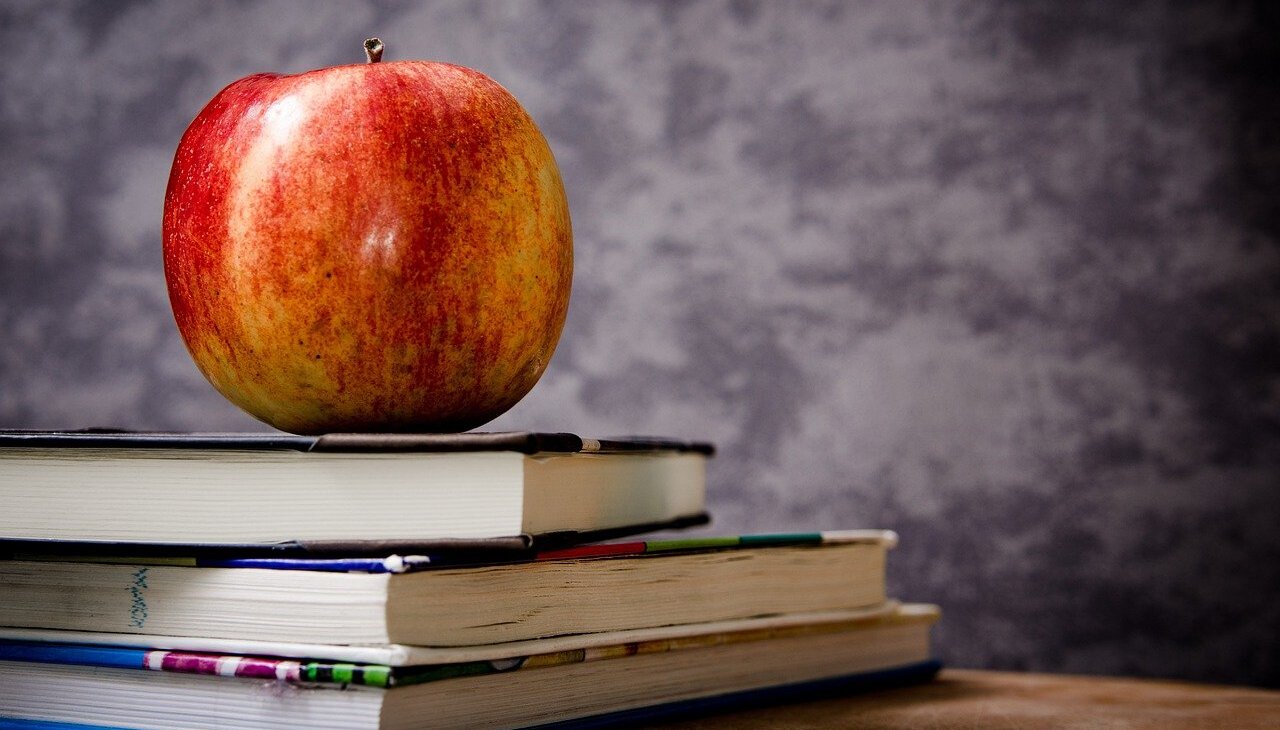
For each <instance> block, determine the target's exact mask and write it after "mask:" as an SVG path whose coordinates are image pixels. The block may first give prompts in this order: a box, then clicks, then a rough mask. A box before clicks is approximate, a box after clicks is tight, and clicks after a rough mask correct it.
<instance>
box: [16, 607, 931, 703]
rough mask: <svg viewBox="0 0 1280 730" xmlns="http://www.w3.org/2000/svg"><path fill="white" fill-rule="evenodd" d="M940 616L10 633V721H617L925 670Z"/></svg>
mask: <svg viewBox="0 0 1280 730" xmlns="http://www.w3.org/2000/svg"><path fill="white" fill-rule="evenodd" d="M937 617H938V610H937V608H936V607H933V606H928V605H905V606H895V607H893V608H892V609H891V610H889V611H884V612H879V613H874V612H871V613H867V614H865V615H862V616H860V617H848V616H846V617H843V618H840V617H827V618H825V619H813V620H808V621H794V620H792V621H786V620H770V619H767V618H759V619H753V620H751V622H750V623H749V624H747V625H731V624H706V625H703V626H701V627H691V628H689V629H686V630H683V631H672V632H664V631H663V630H662V629H651V630H648V632H647V633H645V634H642V635H635V634H625V633H622V634H614V635H604V636H596V637H593V638H591V639H590V640H586V641H584V642H580V643H578V644H576V645H568V646H556V645H554V643H551V644H546V645H544V647H543V648H546V649H548V650H546V651H537V650H535V651H529V652H525V653H508V654H503V653H502V652H501V650H499V651H497V652H495V653H494V654H493V656H491V657H490V658H488V659H475V658H473V659H470V660H466V661H435V662H428V663H418V664H409V665H402V666H393V665H379V664H371V663H361V662H344V661H340V660H334V659H332V658H327V657H325V656H323V654H324V650H323V649H322V648H319V647H312V650H313V651H319V652H320V654H317V655H312V656H290V651H289V647H276V649H277V650H278V651H265V652H261V653H256V654H223V653H218V652H214V651H196V650H181V649H179V650H175V649H157V648H147V647H128V646H119V645H117V646H110V645H103V644H77V643H68V642H62V641H49V640H44V641H36V640H31V639H27V640H15V639H13V638H12V637H11V638H8V639H3V640H0V716H2V717H6V718H9V722H17V721H19V720H21V721H24V722H28V721H38V722H50V723H57V722H84V721H86V720H90V719H92V720H93V721H95V722H99V723H106V724H109V725H113V726H124V727H136V728H167V727H181V726H209V725H216V726H219V727H246V728H247V727H280V726H286V725H294V726H299V725H303V726H307V727H311V728H339V727H341V728H347V727H355V728H360V727H369V728H383V727H387V728H392V727H394V728H416V727H477V726H485V727H525V726H540V725H546V724H551V723H565V722H574V723H588V724H591V723H595V724H596V725H597V726H604V725H600V724H599V723H601V722H605V721H607V720H609V719H610V718H612V719H613V720H617V719H620V718H623V717H636V716H637V714H638V713H643V714H644V715H645V716H646V717H649V718H655V717H662V716H664V715H663V713H672V712H677V713H678V712H689V711H694V710H696V709H697V708H699V707H712V706H716V703H717V701H718V702H720V703H722V704H723V703H732V704H733V705H734V706H741V705H742V704H744V703H750V702H751V701H752V697H755V698H756V699H757V700H763V699H769V698H773V699H777V698H790V697H795V696H804V695H805V694H806V693H808V692H828V693H829V692H848V691H854V690H856V689H857V688H859V687H866V686H876V685H877V684H878V683H882V682H886V681H907V680H910V681H922V680H925V679H928V678H929V677H931V676H932V675H933V674H934V673H935V672H936V671H937V669H938V666H939V665H938V663H937V661H936V659H935V658H934V657H933V655H932V652H931V649H930V641H929V631H930V627H931V626H932V624H933V623H934V622H935V621H936V620H937ZM51 635H54V636H56V634H51ZM263 648H266V647H263ZM532 648H534V649H537V648H538V647H536V646H535V647H532ZM336 651H338V652H341V648H337V649H336ZM441 658H442V659H449V658H450V657H447V656H445V655H441ZM452 658H453V659H456V658H457V657H452ZM299 690H301V691H299ZM664 708H665V709H664ZM654 713H657V714H654ZM15 726H16V725H15ZM0 727H3V725H0Z"/></svg>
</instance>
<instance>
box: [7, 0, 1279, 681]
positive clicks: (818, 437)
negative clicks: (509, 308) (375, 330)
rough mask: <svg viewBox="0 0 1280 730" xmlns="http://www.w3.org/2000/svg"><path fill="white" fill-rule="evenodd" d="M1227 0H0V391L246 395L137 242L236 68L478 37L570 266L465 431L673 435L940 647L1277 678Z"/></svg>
mask: <svg viewBox="0 0 1280 730" xmlns="http://www.w3.org/2000/svg"><path fill="white" fill-rule="evenodd" d="M1262 8H1263V6H1257V7H1255V6H1252V5H1249V4H1243V3H1234V4H1233V3H1200V4H1197V3H1187V2H1182V3H1159V2H1139V3H1110V2H1087V3H1075V2H1038V3H1002V2H995V1H992V2H983V1H978V2H955V3H948V2H938V3H918V2H884V3H840V2H833V3H814V2H804V3H781V2H779V3H764V2H751V1H748V0H739V1H734V2H681V3H676V2H672V3H632V4H623V3H603V4H595V3H568V2H547V3H531V2H511V3H496V2H484V3H468V2H449V3H430V4H422V5H419V4H414V3H391V2H388V3H381V4H371V5H361V4H354V3H324V4H320V3H305V4H304V3H283V2H237V3H218V4H212V3H211V4H201V5H197V4H194V3H173V2H171V3H149V2H128V3H124V2H120V3H109V2H84V3H79V4H75V3H54V4H50V3H44V2H11V1H6V2H3V3H2V4H0V53H3V58H4V61H3V66H2V68H0V88H2V89H3V107H2V110H3V111H2V113H0V158H2V159H3V162H4V164H3V168H2V169H3V171H2V172H0V175H2V178H0V425H2V426H6V427H71V426H89V425H107V426H118V427H133V428H147V429H206V430H207V429H212V430H230V429H259V428H261V427H260V426H259V425H257V424H256V423H255V422H254V421H252V420H250V419H249V418H248V417H247V416H244V415H242V414H241V413H239V412H237V411H236V410H235V409H234V408H232V407H231V406H229V405H228V404H226V403H225V402H223V401H222V400H221V398H220V397H219V396H218V395H217V394H215V393H214V391H213V390H212V389H211V388H210V387H209V386H208V385H207V384H206V383H205V382H204V381H203V379H202V378H201V377H200V375H199V374H198V373H197V371H196V370H195V369H194V367H193V366H192V364H191V362H190V361H189V358H188V356H187V354H186V352H185V351H184V350H183V347H182V344H181V343H180V341H179V339H178V337H177V334H176V331H175V329H174V326H173V324H172V321H171V318H170V315H169V311H168V302H167V300H166V295H165V289H164V284H163V278H162V271H161V264H160V257H159V225H160V209H161V204H162V200H161V198H162V193H163V190H164V185H165V181H166V176H167V172H168V167H169V163H170V160H171V155H172V152H173V150H174V148H175V146H176V144H177V140H178V138H179V136H180V134H181V133H182V131H183V129H184V128H185V126H186V124H187V123H188V122H189V121H190V119H191V118H192V117H193V116H194V114H195V113H196V112H197V111H198V110H199V108H200V107H201V106H202V105H203V103H204V102H205V101H207V100H208V99H209V98H210V97H211V96H212V95H213V94H214V93H215V92H216V91H217V90H218V89H220V88H221V87H222V86H224V85H225V84H227V83H229V82H230V81H232V80H234V79H236V78H238V77H240V76H242V75H245V74H248V73H251V72H256V71H263V70H275V71H285V72H294V71H302V70H306V69H309V68H314V67H318V66H324V65H331V64H337V63H346V62H355V61H358V60H360V58H361V49H360V42H361V41H362V40H363V39H364V38H365V37H366V36H367V35H370V34H375V33H376V34H379V35H381V36H382V37H383V39H384V40H386V41H387V43H388V48H389V50H388V58H392V59H394V58H433V59H442V60H450V61H454V62H458V63H463V64H466V65H470V66H473V67H476V68H479V69H481V70H483V71H485V72H487V73H488V74H490V75H491V76H493V77H495V78H496V79H497V80H499V81H500V82H501V83H503V84H504V85H506V86H507V87H508V88H509V89H511V90H512V91H513V92H514V93H515V94H516V96H517V97H519V98H520V99H521V100H522V101H523V102H524V103H525V105H526V106H527V107H528V109H529V110H530V111H531V112H532V114H533V115H534V118H535V119H537V120H538V121H539V123H540V124H541V125H542V127H543V129H544V131H545V132H546V134H547V136H548V138H549V140H550V142H551V144H552V147H553V149H554V150H555V152H556V155H557V157H558V158H559V160H560V162H561V167H562V171H563V173H564V176H565V180H566V184H567V186H568V188H569V193H570V202H571V206H572V212H573V216H574V223H575V232H576V241H577V256H578V259H577V271H576V279H575V289H574V295H573V303H572V308H571V313H570V317H569V323H568V326H567V329H566V332H565V334H564V338H563V340H562V344H561V347H560V349H559V351H558V352H557V354H556V357H555V359H554V361H553V362H552V365H551V367H550V370H549V371H548V373H547V374H546V376H545V378H544V380H543V381H542V382H541V383H540V384H539V386H538V387H537V388H536V389H535V390H534V391H533V393H532V394H530V395H529V397H528V398H527V399H526V400H525V401H524V402H522V403H521V404H520V405H519V406H517V408H516V409H515V410H514V411H512V412H511V413H510V414H508V415H507V416H504V417H503V418H502V419H500V420H499V421H498V422H496V423H494V424H491V426H490V427H489V428H539V429H562V430H575V431H579V432H583V433H588V434H594V435H608V434H618V433H657V434H666V435H675V436H688V437H697V438H707V439H711V440H714V441H715V442H717V443H718V444H719V446H720V447H721V455H720V457H719V459H718V460H717V462H716V463H715V464H714V466H713V471H712V478H713V483H714V484H713V508H714V510H715V515H716V518H717V524H716V529H718V530H721V531H737V530H782V529H811V528H838V527H862V526H876V527H892V528H896V529H898V530H899V531H900V532H901V534H902V537H903V544H902V546H901V547H900V548H899V550H898V551H897V552H896V553H895V555H894V556H893V561H892V564H891V566H892V571H893V588H894V590H895V591H896V592H898V593H900V594H901V595H903V596H905V597H908V598H913V599H922V600H933V601H937V602H940V603H941V604H943V606H944V607H945V608H946V610H947V616H946V619H945V621H944V623H943V625H942V627H941V628H940V630H939V634H938V636H939V645H940V647H941V651H942V654H943V656H944V658H945V659H947V660H948V661H950V662H952V663H954V664H959V665H970V666H988V667H1020V668H1031V669H1047V670H1062V671H1078V672H1126V673H1138V674H1148V675H1163V676H1181V677H1191V678H1199V679H1208V680H1218V681H1230V682H1250V683H1260V684H1272V685H1275V684H1280V649H1278V647H1280V636H1278V635H1277V633H1278V627H1280V601H1277V600H1276V599H1277V598H1280V568H1277V564H1278V563H1280V539H1278V538H1277V530H1278V529H1280V499H1278V498H1277V495H1276V494H1275V492H1276V487H1277V476H1278V475H1280V469H1278V468H1277V466H1278V465H1280V438H1278V431H1280V429H1278V428H1277V426H1278V423H1280V327H1278V326H1277V325H1278V318H1280V247H1278V242H1280V239H1278V236H1280V215H1278V214H1277V205H1278V204H1280V167H1278V163H1280V140H1278V138H1277V134H1278V133H1277V130H1278V129H1280V104H1278V102H1277V99H1278V96H1280V95H1278V94H1277V91H1280V89H1278V88H1277V86H1278V83H1277V69H1278V66H1277V45H1278V44H1277V40H1276V39H1277V38H1278V37H1280V36H1278V35H1277V30H1278V29H1280V28H1278V26H1277V23H1276V17H1275V15H1274V13H1267V12H1264V10H1263V9H1262Z"/></svg>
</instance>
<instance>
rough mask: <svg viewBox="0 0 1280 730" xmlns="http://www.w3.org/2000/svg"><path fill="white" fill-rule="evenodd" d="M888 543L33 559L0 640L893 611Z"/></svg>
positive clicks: (530, 627) (438, 639) (451, 628)
mask: <svg viewBox="0 0 1280 730" xmlns="http://www.w3.org/2000/svg"><path fill="white" fill-rule="evenodd" d="M896 539H897V538H896V535H895V534H894V533H892V532H889V531H880V530H851V531H841V532H824V533H811V534H776V535H747V536H740V537H722V538H697V539H677V540H648V541H635V542H621V543H604V544H592V545H585V546H579V547H574V548H568V549H561V550H555V551H548V552H542V553H536V554H534V555H532V556H530V557H527V558H522V559H519V560H511V561H507V562H499V563H486V564H478V565H465V564H464V565H458V564H456V561H457V560H459V559H460V558H459V557H458V555H456V554H452V553H446V554H443V555H440V556H436V557H432V556H391V557H388V558H384V559H369V558H357V559H288V558H266V559H217V558H208V557H204V558H169V559H159V558H152V559H147V558H103V557H100V556H88V557H79V558H75V557H72V556H56V557H54V558H47V557H38V556H26V559H17V560H4V561H0V585H4V587H5V589H4V590H3V591H0V625H3V626H9V627H27V628H43V629H58V630H71V631H101V632H120V633H134V634H151V635H174V636H191V637H209V638H227V639H252V640H267V641H279V642H299V643H326V644H416V645H425V646H466V645H482V644H494V643H499V642H510V641H519V640H526V639H535V638H542V637H548V636H556V635H572V634H586V633H598V632H607V631H619V630H626V629H635V628H644V627H649V626H669V625H682V624H694V623H701V622H708V621H723V620H732V619H743V618H749V617H754V616H768V615H779V614H792V613H807V612H819V611H833V610H845V609H860V608H867V607H875V606H879V605H881V604H884V603H885V601H886V595H885V562H886V553H887V551H888V550H889V549H890V548H891V547H893V545H894V544H895V543H896Z"/></svg>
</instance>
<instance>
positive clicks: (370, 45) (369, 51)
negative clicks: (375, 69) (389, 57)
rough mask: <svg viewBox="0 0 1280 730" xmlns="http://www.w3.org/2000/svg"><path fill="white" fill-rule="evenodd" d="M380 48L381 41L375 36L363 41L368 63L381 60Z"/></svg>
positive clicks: (381, 47) (381, 46)
mask: <svg viewBox="0 0 1280 730" xmlns="http://www.w3.org/2000/svg"><path fill="white" fill-rule="evenodd" d="M382 49H383V45H382V41H381V40H379V39H377V38H370V39H368V40H366V41H365V42H364V55H366V56H368V57H369V63H377V62H378V61H381V60H382Z"/></svg>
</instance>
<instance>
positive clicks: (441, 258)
mask: <svg viewBox="0 0 1280 730" xmlns="http://www.w3.org/2000/svg"><path fill="white" fill-rule="evenodd" d="M365 49H366V53H367V55H368V62H366V63H362V64H353V65H347V66H336V67H331V68H323V69H318V70H315V71H309V72H307V73H301V74H295V75H279V74H257V75H253V76H248V77H246V78H243V79H240V80H239V81H236V82H234V83H232V84H231V85H230V86H228V87H226V88H225V89H223V90H222V91H221V92H219V93H218V94H217V95H216V96H215V97H214V98H213V99H212V100H211V101H210V102H209V103H208V105H207V106H205V107H204V109H203V110H202V111H201V112H200V113H199V114H198V115H197V116H196V118H195V120H194V121H193V122H192V123H191V125H190V127H188V129H187V130H186V133H185V134H183V136H182V140H181V142H180V143H179V145H178V149H177V153H176V154H175V156H174V161H173V168H172V171H171V173H170V176H169V184H168V189H167V191H166V193H165V199H164V221H163V242H164V272H165V279H166V282H167V284H168V289H169V298H170V302H171V303H172V306H173V315H174V319H175V320H176V322H177V326H178V329H179V331H180V332H181V334H182V338H183V341H184V342H185V343H186V346H187V349H188V351H189V352H190V353H191V357H192V358H193V359H194V360H195V363H196V365H197V366H198V367H199V369H200V371H201V372H202V373H204V375H205V377H206V378H208V380H209V382H210V383H212V384H213V386H214V387H215V388H216V389H217V390H218V391H219V392H221V393H222V394H223V395H224V396H226V397H227V398H228V399H229V400H231V401H232V402H233V403H235V404H236V405H238V406H240V407H241V408H243V409H244V410H245V411H247V412H249V413H250V414H252V415H253V416H255V417H257V418H259V419H261V420H262V421H265V422H266V423H268V424H270V425H272V426H275V427H276V428H279V429H281V430H284V431H291V432H294V433H324V432H335V431H435V432H445V431H463V430H467V429H470V428H474V427H476V426H479V425H481V424H484V423H485V422H487V421H490V420H492V419H493V418H495V417H497V416H498V415H500V414H501V413H503V412H504V411H506V410H507V409H509V408H510V407H511V406H513V405H515V403H516V402H517V401H519V400H520V399H521V398H522V397H524V395H525V394H526V393H528V392H529V390H530V389H531V388H532V387H533V386H534V384H535V383H536V382H537V381H538V379H539V377H541V375H542V373H543V371H544V370H545V369H546V367H547V364H548V362H549V360H550V359H551V355H552V353H553V352H554V350H555V347H556V344H557V342H558V340H559V338H560V332H561V330H562V328H563V326H564V320H565V315H566V312H567V310H568V305H569V290H570V284H571V280H572V275H573V234H572V230H571V227H570V222H569V207H568V203H567V200H566V198H565V192H564V186H563V184H562V183H561V180H560V173H559V170H558V168H557V167H556V162H555V159H554V157H553V156H552V154H551V149H550V147H549V146H548V145H547V141H546V139H545V138H544V137H543V135H542V133H541V132H540V131H539V129H538V127H537V126H536V125H535V124H534V121H533V119H532V118H530V116H529V114H528V113H527V112H526V111H525V110H524V108H522V107H521V106H520V103H519V102H517V101H516V99H515V98H514V97H513V96H512V95H511V94H510V93H509V92H508V91H506V90H505V89H504V88H502V87H501V86H499V85H498V84H497V83H496V82H494V81H493V80H492V79H490V78H489V77H487V76H485V75H484V74H482V73H480V72H478V71H475V70H473V69H469V68H465V67H461V66H456V65H452V64H448V63H436V62H426V61H392V62H381V56H382V43H381V41H378V40H377V39H370V40H368V41H366V43H365Z"/></svg>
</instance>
